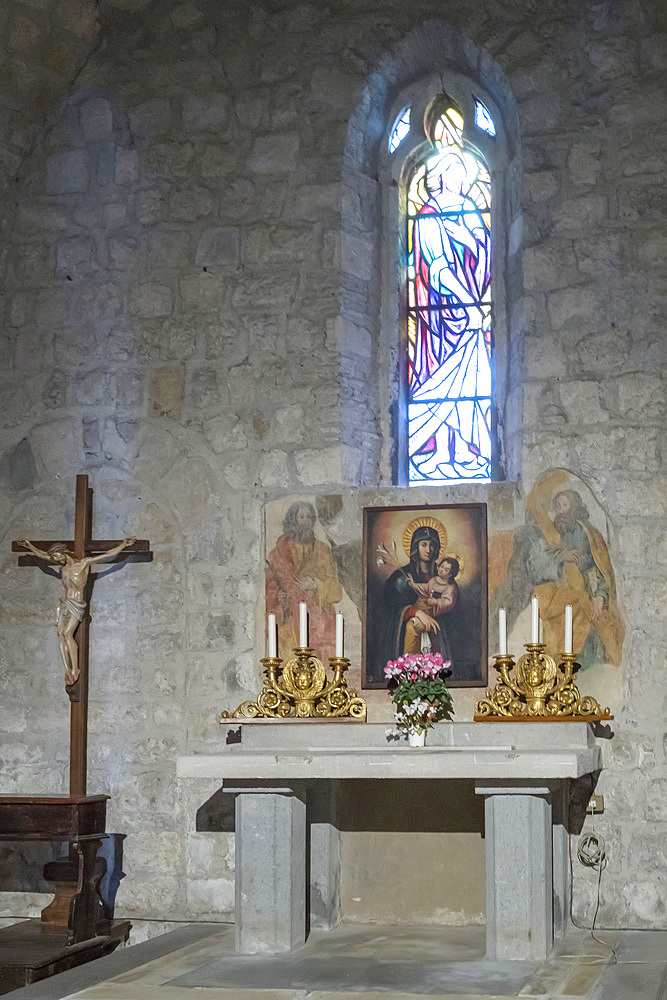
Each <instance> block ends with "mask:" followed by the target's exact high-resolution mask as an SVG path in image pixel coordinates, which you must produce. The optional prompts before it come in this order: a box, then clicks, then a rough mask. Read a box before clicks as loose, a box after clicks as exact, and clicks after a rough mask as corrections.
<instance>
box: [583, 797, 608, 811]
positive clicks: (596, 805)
mask: <svg viewBox="0 0 667 1000" xmlns="http://www.w3.org/2000/svg"><path fill="white" fill-rule="evenodd" d="M586 812H589V813H603V812H604V795H591V797H590V799H589V802H588V809H587V810H586Z"/></svg>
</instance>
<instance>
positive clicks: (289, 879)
mask: <svg viewBox="0 0 667 1000" xmlns="http://www.w3.org/2000/svg"><path fill="white" fill-rule="evenodd" d="M240 728H241V742H231V743H226V744H224V745H223V746H222V747H221V750H220V753H218V754H214V755H199V756H191V757H179V758H178V761H177V774H178V776H179V779H180V780H181V781H187V780H188V779H192V778H209V779H210V778H215V779H220V780H221V781H222V783H223V788H224V791H226V792H230V793H234V794H235V795H236V948H237V950H238V951H240V952H244V953H255V952H280V951H290V950H292V949H293V948H296V947H298V946H299V945H301V944H303V943H304V941H305V938H306V925H307V914H306V898H307V895H309V896H310V914H309V917H310V923H311V925H312V926H319V927H332V926H335V924H336V923H337V922H338V920H339V919H340V912H339V909H340V902H339V881H340V872H339V868H340V862H339V848H338V833H337V828H336V797H335V784H336V781H337V780H338V779H342V778H365V779H383V778H414V779H415V780H419V779H421V778H430V779H434V778H443V779H449V780H451V779H453V778H454V779H455V778H467V779H470V778H473V779H474V781H475V787H476V792H477V793H478V794H479V795H483V796H484V797H485V825H486V834H485V836H486V886H487V890H486V897H487V924H486V940H487V957H489V958H491V959H507V960H516V961H518V960H531V959H532V960H540V959H544V958H546V956H547V954H548V953H549V951H550V949H551V946H552V944H553V938H554V933H555V934H556V935H558V936H560V935H562V934H563V933H564V932H565V929H566V925H567V920H568V913H569V899H568V891H569V887H568V879H567V832H568V830H567V790H568V784H569V781H570V780H572V779H576V778H580V777H582V776H583V775H585V774H589V773H591V772H593V771H596V770H598V769H599V767H600V751H599V748H598V746H597V744H596V743H595V739H594V737H593V733H592V731H591V728H590V726H589V725H588V724H587V723H578V722H572V723H570V722H568V723H560V722H553V723H551V722H539V723H537V722H536V723H511V722H508V723H439V724H438V725H437V726H436V727H435V728H434V729H433V730H431V732H429V738H428V745H427V746H426V747H424V748H418V749H415V748H410V747H408V746H407V744H402V743H400V744H396V743H388V742H387V739H386V736H385V731H386V725H385V724H378V723H375V724H367V725H359V726H351V725H348V724H344V723H340V724H336V723H326V724H322V723H319V724H318V723H314V722H307V723H298V722H297V723H282V724H281V723H277V724H263V723H256V724H247V723H245V724H241V727H240ZM238 729H239V724H238V723H232V724H230V725H229V727H227V731H228V732H229V731H238ZM224 732H225V731H224V729H223V734H224ZM236 739H238V737H236ZM308 855H310V866H309V872H307V858H308ZM307 880H308V884H307Z"/></svg>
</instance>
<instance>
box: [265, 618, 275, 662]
mask: <svg viewBox="0 0 667 1000" xmlns="http://www.w3.org/2000/svg"><path fill="white" fill-rule="evenodd" d="M267 631H268V638H269V656H270V657H272V658H273V659H275V658H276V656H277V655H278V647H277V641H276V616H275V615H274V614H273V613H272V614H270V615H269V624H268V630H267Z"/></svg>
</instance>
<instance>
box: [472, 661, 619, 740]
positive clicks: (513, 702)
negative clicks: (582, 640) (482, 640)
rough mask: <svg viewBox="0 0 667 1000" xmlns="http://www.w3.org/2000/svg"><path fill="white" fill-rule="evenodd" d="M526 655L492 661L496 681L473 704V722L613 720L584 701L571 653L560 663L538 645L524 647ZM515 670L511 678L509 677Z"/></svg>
mask: <svg viewBox="0 0 667 1000" xmlns="http://www.w3.org/2000/svg"><path fill="white" fill-rule="evenodd" d="M525 648H526V652H525V653H524V655H523V656H521V657H520V658H519V661H518V662H517V663H516V664H515V663H514V657H513V656H511V655H509V654H507V653H501V654H498V655H497V656H495V657H494V659H495V661H496V662H495V664H494V666H495V669H496V670H497V671H498V675H499V676H498V680H497V681H496V686H495V687H494V688H487V690H486V697H484V698H481V699H480V700H479V701H478V702H476V704H475V715H474V716H473V718H474V720H475V722H507V721H512V722H534V721H536V720H539V719H548V720H550V721H552V722H574V721H577V722H597V721H599V720H602V719H613V715H610V712H609V709H608V708H604V709H603V708H601V707H600V703H599V702H598V701H597V700H596V699H595V698H591V697H590V696H588V695H586V696H584V697H582V696H581V694H580V693H579V689H578V688H577V686H576V684H575V683H574V674H575V673H576V672H577V671H578V670H579V664H578V663H577V662H576V656H575V654H574V653H562V654H561V660H560V663H558V664H557V663H556V661H555V660H554V658H553V657H551V656H549V654H548V653H546V652H545V650H546V646H545V645H544V643H541V642H529V643H526V646H525ZM512 670H514V675H512Z"/></svg>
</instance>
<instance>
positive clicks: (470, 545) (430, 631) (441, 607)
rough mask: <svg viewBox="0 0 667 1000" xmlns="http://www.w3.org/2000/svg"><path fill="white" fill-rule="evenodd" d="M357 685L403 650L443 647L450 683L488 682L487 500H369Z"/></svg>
mask: <svg viewBox="0 0 667 1000" xmlns="http://www.w3.org/2000/svg"><path fill="white" fill-rule="evenodd" d="M363 544H364V556H365V568H366V586H365V599H366V607H365V614H364V622H365V637H364V652H365V659H364V668H363V687H365V688H380V687H385V686H386V681H385V679H384V673H383V670H384V667H385V665H386V663H387V661H388V660H395V659H396V658H397V657H398V656H401V654H403V653H419V652H433V653H441V654H442V657H443V659H444V660H450V661H451V669H452V673H451V675H450V677H449V678H448V681H447V683H448V685H449V686H450V687H483V686H484V685H485V684H486V682H487V649H486V645H487V643H486V621H487V611H486V609H487V539H486V504H481V503H480V504H451V505H448V506H442V507H367V508H366V509H365V510H364V543H363Z"/></svg>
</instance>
